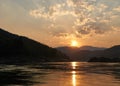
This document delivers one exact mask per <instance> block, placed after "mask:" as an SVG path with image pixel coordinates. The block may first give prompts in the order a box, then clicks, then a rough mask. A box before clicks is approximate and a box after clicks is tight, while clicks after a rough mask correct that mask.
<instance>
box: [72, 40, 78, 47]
mask: <svg viewBox="0 0 120 86" xmlns="http://www.w3.org/2000/svg"><path fill="white" fill-rule="evenodd" d="M71 46H72V47H79V43H78V42H77V41H76V40H72V41H71Z"/></svg>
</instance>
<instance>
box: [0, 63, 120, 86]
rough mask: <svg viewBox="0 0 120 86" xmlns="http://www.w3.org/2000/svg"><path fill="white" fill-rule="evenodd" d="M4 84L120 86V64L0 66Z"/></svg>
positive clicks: (1, 83) (15, 85)
mask: <svg viewBox="0 0 120 86" xmlns="http://www.w3.org/2000/svg"><path fill="white" fill-rule="evenodd" d="M0 86H120V63H87V62H48V63H39V64H37V65H22V66H21V65H19V66H18V65H0Z"/></svg>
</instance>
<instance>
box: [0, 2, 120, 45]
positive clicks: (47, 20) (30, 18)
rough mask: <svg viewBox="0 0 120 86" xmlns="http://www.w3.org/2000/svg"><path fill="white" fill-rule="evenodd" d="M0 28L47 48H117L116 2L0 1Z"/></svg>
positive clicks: (119, 11) (119, 18)
mask: <svg viewBox="0 0 120 86" xmlns="http://www.w3.org/2000/svg"><path fill="white" fill-rule="evenodd" d="M0 27H1V28H3V29H5V30H7V31H10V32H13V33H16V34H19V35H24V36H27V37H29V38H32V39H34V40H37V41H39V42H41V43H44V44H47V45H49V46H51V47H57V46H70V45H71V41H72V40H75V41H77V42H78V43H77V45H78V46H82V45H91V46H99V47H110V46H113V45H118V44H120V1H119V0H0Z"/></svg>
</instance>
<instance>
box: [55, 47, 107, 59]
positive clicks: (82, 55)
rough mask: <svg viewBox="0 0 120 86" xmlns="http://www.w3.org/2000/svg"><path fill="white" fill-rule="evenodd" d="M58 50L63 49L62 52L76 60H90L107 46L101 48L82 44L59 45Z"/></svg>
mask: <svg viewBox="0 0 120 86" xmlns="http://www.w3.org/2000/svg"><path fill="white" fill-rule="evenodd" d="M56 49H57V50H59V51H61V52H62V53H64V54H66V55H67V56H69V57H70V59H72V60H74V61H88V60H89V58H91V57H94V56H96V54H97V55H98V54H99V53H101V51H102V50H105V49H106V48H101V47H100V48H99V47H93V46H82V47H79V48H78V47H66V46H64V47H57V48H56Z"/></svg>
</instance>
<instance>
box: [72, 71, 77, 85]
mask: <svg viewBox="0 0 120 86" xmlns="http://www.w3.org/2000/svg"><path fill="white" fill-rule="evenodd" d="M72 85H73V86H76V71H72Z"/></svg>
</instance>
